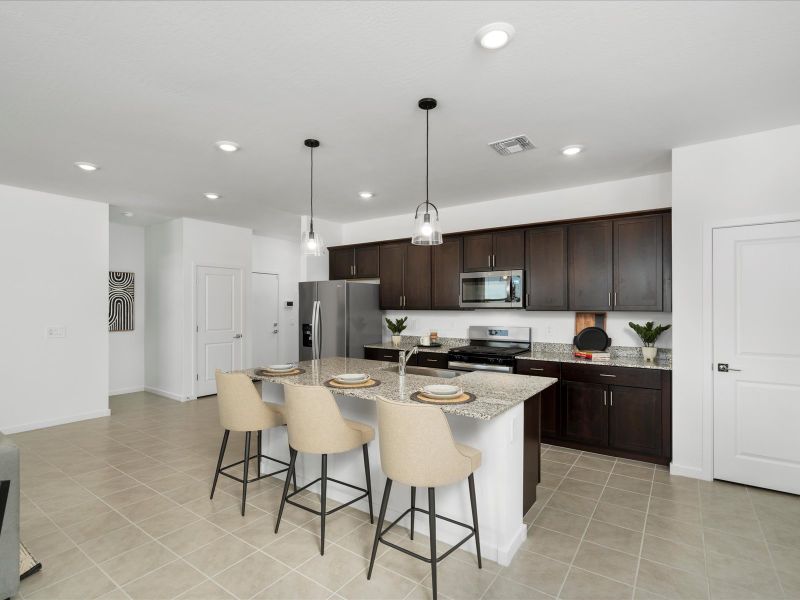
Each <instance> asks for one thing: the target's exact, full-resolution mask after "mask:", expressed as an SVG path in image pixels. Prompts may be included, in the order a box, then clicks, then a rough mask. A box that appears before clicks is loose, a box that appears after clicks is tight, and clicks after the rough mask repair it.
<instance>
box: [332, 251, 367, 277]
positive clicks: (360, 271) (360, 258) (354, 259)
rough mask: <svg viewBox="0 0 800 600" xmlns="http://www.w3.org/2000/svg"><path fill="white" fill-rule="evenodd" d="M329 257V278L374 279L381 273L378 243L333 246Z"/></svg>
mask: <svg viewBox="0 0 800 600" xmlns="http://www.w3.org/2000/svg"><path fill="white" fill-rule="evenodd" d="M328 257H329V259H328V260H329V273H330V275H329V279H374V278H376V277H378V275H379V263H380V260H379V250H378V245H377V244H372V245H368V246H339V247H338V248H331V249H330V250H329V251H328Z"/></svg>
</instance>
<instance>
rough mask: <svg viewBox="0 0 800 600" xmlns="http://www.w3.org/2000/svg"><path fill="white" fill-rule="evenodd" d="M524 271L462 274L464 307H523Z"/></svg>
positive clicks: (462, 304) (461, 304)
mask: <svg viewBox="0 0 800 600" xmlns="http://www.w3.org/2000/svg"><path fill="white" fill-rule="evenodd" d="M522 273H523V272H522V271H486V272H483V273H462V274H461V297H460V300H459V306H461V307H462V308H522Z"/></svg>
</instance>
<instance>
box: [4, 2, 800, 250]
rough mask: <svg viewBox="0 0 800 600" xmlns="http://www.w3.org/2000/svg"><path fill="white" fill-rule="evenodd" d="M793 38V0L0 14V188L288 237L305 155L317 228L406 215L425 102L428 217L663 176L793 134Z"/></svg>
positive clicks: (177, 6) (113, 8) (69, 6)
mask: <svg viewBox="0 0 800 600" xmlns="http://www.w3.org/2000/svg"><path fill="white" fill-rule="evenodd" d="M493 21H508V22H509V23H511V24H513V25H514V27H515V28H516V30H517V34H516V37H515V38H514V39H513V41H512V42H511V44H509V46H508V47H506V48H505V49H503V50H500V51H496V52H489V51H486V50H483V49H481V48H480V47H479V46H478V45H477V44H475V42H474V34H475V32H476V30H477V29H478V28H480V27H481V26H482V25H484V24H486V23H489V22H493ZM798 32H800V3H799V2H774V3H773V2H735V3H722V2H627V3H625V2H621V3H602V2H588V3H583V2H453V3H450V2H363V3H362V2H286V3H284V2H1V3H0V56H2V60H0V154H1V155H2V160H1V161H0V183H6V184H10V185H18V186H22V187H30V188H36V189H41V190H45V191H51V192H55V193H61V194H67V195H72V196H78V197H83V198H89V199H94V200H100V201H103V202H108V203H110V204H112V205H113V208H112V213H114V214H118V213H119V211H120V210H123V209H125V210H133V211H134V212H136V213H137V215H162V216H169V217H171V216H190V217H196V218H201V219H207V220H213V221H219V222H225V223H231V224H237V225H244V226H248V227H253V228H254V229H256V230H258V231H262V232H272V233H276V232H277V233H281V232H284V233H285V232H286V231H291V232H292V234H293V235H294V234H295V232H296V231H297V227H298V225H297V223H298V221H297V215H300V214H304V213H305V212H306V211H307V202H308V154H307V152H308V151H307V149H306V148H305V147H304V146H303V139H304V138H306V137H317V138H319V139H320V140H321V143H322V145H321V147H320V148H319V150H318V151H317V152H316V156H315V159H316V160H315V162H316V165H315V166H316V169H315V170H316V185H315V191H316V202H315V208H316V214H317V216H319V217H322V218H326V219H331V220H335V221H349V220H360V219H366V218H373V217H378V216H384V215H391V214H400V213H409V212H411V211H413V209H414V206H415V205H416V204H417V203H418V202H420V201H421V200H422V199H424V130H425V129H424V128H425V121H424V113H423V112H422V111H421V110H419V109H418V108H417V106H416V103H417V100H418V99H419V98H421V97H423V96H433V97H435V98H437V99H438V100H439V108H437V109H436V110H434V111H433V112H432V113H431V199H432V200H433V201H434V202H437V203H439V204H440V205H443V206H450V205H457V204H464V203H469V202H475V201H480V200H486V199H489V198H497V197H504V196H513V195H519V194H524V193H530V192H536V191H542V190H546V189H553V188H559V187H567V186H574V185H582V184H587V183H592V182H598V181H605V180H611V179H618V178H625V177H632V176H637V175H643V174H647V173H653V172H663V171H666V170H669V169H670V149H671V148H673V147H676V146H681V145H686V144H691V143H695V142H701V141H705V140H710V139H716V138H722V137H728V136H732V135H737V134H741V133H748V132H752V131H758V130H764V129H770V128H774V127H781V126H785V125H789V124H795V123H798V122H800V77H799V76H798V73H800V35H799V34H798ZM520 133H526V134H528V135H529V136H530V137H531V139H532V140H533V142H534V143H535V144H536V145H537V146H538V148H537V149H536V150H534V151H530V152H526V153H522V154H518V155H512V156H509V157H501V156H499V155H497V154H495V153H494V152H493V151H492V150H491V149H489V148H488V147H487V145H486V144H487V143H488V142H491V141H494V140H497V139H500V138H504V137H508V136H513V135H516V134H520ZM221 139H231V140H235V141H237V142H238V143H239V144H241V146H242V150H241V151H240V152H237V153H235V154H230V155H229V154H224V153H222V152H220V151H218V150H216V149H215V148H214V145H213V143H214V141H216V140H221ZM567 144H584V145H585V146H586V147H587V151H586V152H585V153H584V154H583V155H580V156H578V157H576V158H572V159H567V158H565V157H563V156H561V155H560V154H559V149H560V148H561V147H562V146H564V145H567ZM77 160H84V161H91V162H96V163H98V164H99V165H100V166H101V170H100V171H98V172H95V173H84V172H81V171H79V170H78V169H76V168H75V167H73V165H72V163H73V162H74V161H77ZM365 189H366V190H371V191H374V192H375V193H376V197H375V199H374V200H372V201H369V202H365V201H363V200H361V199H359V198H358V192H359V191H360V190H365ZM207 191H216V192H219V193H221V194H222V195H223V199H221V200H219V201H216V202H213V203H212V202H209V201H207V200H206V199H205V198H203V193H204V192H207Z"/></svg>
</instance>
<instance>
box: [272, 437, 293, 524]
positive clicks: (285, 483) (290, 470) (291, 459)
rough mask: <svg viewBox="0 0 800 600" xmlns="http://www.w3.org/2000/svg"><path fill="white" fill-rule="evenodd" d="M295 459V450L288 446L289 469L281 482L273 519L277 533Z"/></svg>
mask: <svg viewBox="0 0 800 600" xmlns="http://www.w3.org/2000/svg"><path fill="white" fill-rule="evenodd" d="M296 460H297V450H295V449H294V448H292V447H291V446H290V447H289V470H288V471H287V472H286V481H285V482H284V483H283V495H282V496H281V507H280V509H279V510H278V520H277V521H275V533H278V527H280V526H281V517H282V516H283V507H284V506H286V494H288V493H289V476H290V475H293V474H294V464H295V461H296Z"/></svg>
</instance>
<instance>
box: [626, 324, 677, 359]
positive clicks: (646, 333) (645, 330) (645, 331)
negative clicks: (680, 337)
mask: <svg viewBox="0 0 800 600" xmlns="http://www.w3.org/2000/svg"><path fill="white" fill-rule="evenodd" d="M628 325H630V326H631V329H633V330H634V331H635V332H636V334H637V335H638V336H639V338H640V339H641V340H642V343H643V344H644V346H643V347H642V356H644V359H645V360H647V361H650V362H652V361H653V360H655V358H656V354H657V353H658V348H656V340H657V339H658V336H660V335H661V334H662V333H664V332H665V331H666V330H667V329H669V328H670V327H672V325H655V324H654V323H653V321H648V322H647V323H645V324H644V325H639V324H637V323H634V322H632V321H631V322H630V323H628Z"/></svg>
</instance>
